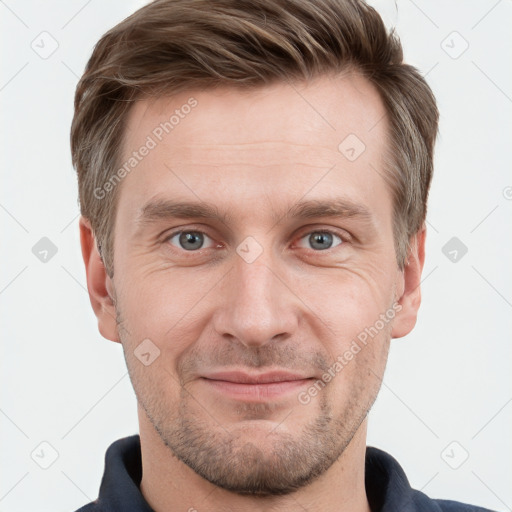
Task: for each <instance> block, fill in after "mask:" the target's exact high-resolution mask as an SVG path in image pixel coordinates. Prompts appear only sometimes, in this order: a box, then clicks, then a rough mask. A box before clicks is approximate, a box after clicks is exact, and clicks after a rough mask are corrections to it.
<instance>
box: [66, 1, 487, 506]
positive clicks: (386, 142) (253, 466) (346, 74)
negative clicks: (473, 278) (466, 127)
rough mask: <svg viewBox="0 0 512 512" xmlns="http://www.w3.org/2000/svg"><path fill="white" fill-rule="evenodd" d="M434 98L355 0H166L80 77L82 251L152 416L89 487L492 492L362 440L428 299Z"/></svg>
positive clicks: (361, 497) (101, 313)
mask: <svg viewBox="0 0 512 512" xmlns="http://www.w3.org/2000/svg"><path fill="white" fill-rule="evenodd" d="M437 125H438V111H437V107H436V102H435V99H434V97H433V95H432V92H431V90H430V88H429V87H428V85H427V84H426V82H425V81H424V80H423V78H422V77H421V75H420V74H419V73H418V72H417V71H416V70H415V69H414V68H413V67H411V66H408V65H406V64H404V63H403V61H402V50H401V46H400V43H399V41H398V40H397V39H396V38H395V37H394V36H393V35H392V34H388V33H387V32H386V29H385V27H384V25H383V23H382V20H381V19H380V17H379V15H378V14H377V13H376V12H375V11H374V10H373V9H372V8H370V7H369V6H367V5H366V4H364V3H363V2H361V1H356V0H350V1H349V0H314V1H311V0H308V1H306V0H257V1H250V2H249V1H247V2H246V1H240V0H215V1H212V0H209V1H207V0H172V1H171V0H157V1H155V2H153V3H150V4H149V5H147V6H145V7H144V8H142V9H140V10H139V11H137V12H136V13H135V14H133V15H132V16H130V17H129V18H127V19H126V20H124V21H123V22H122V23H120V24H119V25H117V26H116V27H114V28H113V29H112V30H110V31H109V32H107V33H106V34H105V35H104V36H103V37H102V39H101V40H100V41H99V43H98V44H97V46H96V48H95V50H94V52H93V55H92V57H91V59H90V60H89V63H88V65H87V68H86V71H85V73H84V76H83V77H82V79H81V80H80V82H79V84H78V87H77V92H76V98H75V116H74V119H73V125H72V134H71V145H72V154H73V163H74V165H75V167H76V169H77V172H78V179H79V193H80V204H81V213H82V217H81V220H80V230H81V244H82V253H83V258H84V262H85V267H86V273H87V285H88V289H89V295H90V300H91V304H92V307H93V309H94V311H95V313H96V316H97V318H98V327H99V330H100V332H101V334H102V335H103V336H104V337H105V338H107V339H109V340H112V341H115V342H118V343H121V344H122V347H123V351H124V355H125V359H126V363H127V367H128V370H129V374H130V378H131V381H132V383H133V387H134V390H135V393H136V396H137V400H138V417H139V424H140V437H139V436H132V437H129V438H125V439H122V440H119V441H117V442H115V443H114V444H113V445H112V446H111V447H110V448H109V450H108V452H107V455H106V467H105V474H104V477H103V481H102V484H101V488H100V496H99V498H98V500H96V501H95V502H93V503H91V504H89V505H86V506H85V507H83V508H82V509H80V510H82V511H84V512H89V511H113V510H136V511H149V510H154V511H156V512H161V511H167V510H189V511H194V510H197V511H200V512H201V511H222V510H255V511H256V510H280V511H298V510H308V511H310V512H314V511H318V510H322V511H334V510H336V511H342V512H348V511H351V512H369V511H371V512H376V511H420V510H421V511H427V510H428V511H469V510H473V511H478V510H484V509H482V508H479V507H474V506H470V505H466V504H462V503H458V502H455V501H447V500H434V499H430V498H429V497H427V496H426V495H425V494H423V493H421V492H419V491H415V490H413V489H411V487H410V485H409V483H408V481H407V478H406V476H405V474H404V472H403V470H402V469H401V468H400V466H399V464H398V462H397V461H396V460H395V459H393V458H392V457H391V456H390V455H388V454H386V453H385V452H383V451H381V450H378V449H377V448H373V447H367V446H366V431H367V421H368V420H367V416H368V413H369V411H370V409H371V407H372V405H373V403H374V401H375V399H376V397H377V394H378V391H379V388H380V385H381V381H382V377H383V374H384V370H385V365H386V360H387V355H388V349H389V343H390V339H391V338H399V337H402V336H405V335H406V334H408V333H409V332H410V331H411V330H412V328H413V327H414V324H415V321H416V314H417V311H418V308H419V305H420V279H421V272H422V269H423V263H424V256H425V255H424V248H425V215H426V203H427V197H428V190H429V186H430V181H431V175H432V161H433V150H434V143H435V139H436V134H437Z"/></svg>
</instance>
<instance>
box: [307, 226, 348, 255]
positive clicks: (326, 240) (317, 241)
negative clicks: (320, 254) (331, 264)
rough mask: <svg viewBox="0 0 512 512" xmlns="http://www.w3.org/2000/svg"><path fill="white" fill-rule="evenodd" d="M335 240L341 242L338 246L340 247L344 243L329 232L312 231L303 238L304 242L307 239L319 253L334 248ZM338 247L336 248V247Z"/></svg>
mask: <svg viewBox="0 0 512 512" xmlns="http://www.w3.org/2000/svg"><path fill="white" fill-rule="evenodd" d="M335 238H337V239H338V240H339V243H338V244H336V245H340V244H341V243H342V242H343V240H342V239H341V238H340V237H339V236H338V235H336V234H334V233H331V232H329V231H312V232H311V233H309V234H307V235H306V236H304V237H302V240H304V239H307V243H308V244H309V245H310V247H312V248H313V249H316V250H319V251H324V250H326V249H331V248H332V247H333V241H334V239H335ZM336 245H335V246H334V247H336Z"/></svg>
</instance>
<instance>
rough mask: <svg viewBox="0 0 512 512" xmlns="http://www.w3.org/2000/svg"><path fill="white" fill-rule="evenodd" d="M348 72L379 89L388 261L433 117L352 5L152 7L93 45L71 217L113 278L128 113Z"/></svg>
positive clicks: (78, 109)
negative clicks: (384, 118)
mask: <svg viewBox="0 0 512 512" xmlns="http://www.w3.org/2000/svg"><path fill="white" fill-rule="evenodd" d="M347 69H355V70H357V71H359V72H360V73H362V74H363V76H365V77H366V78H367V79H368V80H369V81H370V82H371V83H372V84H373V85H374V86H375V87H376V88H377V90H378V91H379V93H380V96H381V98H382V100H383V103H384V105H385V108H386V111H387V114H388V117H389V124H388V126H389V129H390V134H389V135H390V137H389V139H390V141H389V148H388V167H390V169H388V170H387V173H386V175H387V179H388V181H389V183H390V185H391V190H392V194H393V201H394V213H393V215H394V219H393V221H394V237H395V248H396V255H397V262H398V265H399V267H400V268H401V269H402V268H403V267H404V265H405V263H406V260H407V255H408V250H409V241H410V238H411V236H412V235H414V234H415V233H417V232H418V231H419V230H420V229H421V228H422V227H423V225H424V222H425V216H426V205H427V198H428V191H429V187H430V182H431V177H432V170H433V151H434V144H435V139H436V135H437V129H438V120H439V113H438V110H437V106H436V100H435V98H434V95H433V93H432V91H431V89H430V88H429V86H428V84H427V83H426V81H425V79H424V78H423V77H422V76H421V74H420V73H419V72H418V71H417V70H416V68H414V67H412V66H410V65H408V64H405V63H404V62H403V53H402V47H401V44H400V41H399V39H398V37H397V36H396V35H395V34H394V31H393V30H391V31H390V32H389V33H388V31H387V29H386V27H385V25H384V23H383V21H382V19H381V17H380V15H379V14H378V13H377V12H376V11H375V9H373V8H372V7H370V6H368V5H367V4H366V3H364V2H363V1H361V0H155V1H153V2H151V3H149V4H148V5H146V6H144V7H142V8H141V9H139V10H138V11H136V12H135V13H134V14H132V15H131V16H129V17H128V18H126V19H125V20H123V21H122V22H121V23H119V24H118V25H116V26H115V27H114V28H112V29H111V30H109V31H108V32H107V33H105V34H104V35H103V37H102V38H101V39H100V40H99V41H98V43H97V44H96V46H95V48H94V51H93V53H92V56H91V57H90V59H89V61H88V63H87V66H86V69H85V72H84V74H83V76H82V78H81V79H80V81H79V83H78V85H77V89H76V94H75V113H74V117H73V122H72V126H71V152H72V160H73V165H74V167H75V168H76V171H77V174H78V187H79V201H80V208H81V213H82V215H83V216H84V217H86V218H88V219H89V220H90V222H91V226H92V229H93V232H94V234H95V236H96V240H97V242H98V247H99V249H100V252H101V254H102V258H103V262H104V265H105V268H106V270H107V272H108V273H109V275H110V276H111V277H112V276H113V271H114V269H113V227H114V220H115V213H116V198H117V197H118V194H119V188H120V187H116V188H115V190H113V191H112V193H109V194H108V195H106V196H105V197H104V198H98V197H97V194H95V190H97V189H98V187H100V188H101V187H102V185H103V184H104V183H106V182H107V181H108V180H109V179H111V177H112V176H113V175H114V174H115V172H116V170H117V168H118V166H119V160H120V151H121V149H120V148H121V147H122V140H123V129H124V123H125V119H126V115H127V112H128V110H129V108H130V107H131V105H132V104H133V102H134V101H136V100H138V99H141V98H142V97H158V96H163V95H166V96H169V95H172V94H176V93H178V92H182V91H184V90H187V89H192V88H195V89H197V88H201V89H208V88H214V87H217V86H233V87H244V88H251V87H258V86H264V85H268V84H271V83H275V82H279V81H281V82H282V81H292V80H297V81H303V80H310V79H312V78H315V77H318V76H321V75H324V74H332V73H337V72H339V71H342V70H347Z"/></svg>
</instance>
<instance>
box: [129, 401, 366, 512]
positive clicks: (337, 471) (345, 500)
mask: <svg viewBox="0 0 512 512" xmlns="http://www.w3.org/2000/svg"><path fill="white" fill-rule="evenodd" d="M367 421H368V420H367V419H365V420H364V421H363V423H362V424H361V426H360V427H359V429H358V431H357V432H356V434H355V435H354V437H353V438H352V441H351V442H350V444H349V445H348V446H347V448H346V449H345V451H344V452H343V454H342V455H341V456H340V457H339V459H338V460H337V461H336V462H335V463H334V464H333V465H332V466H331V467H330V468H329V469H328V470H327V471H326V472H325V473H324V474H323V475H321V476H320V477H318V478H317V479H316V480H315V481H314V482H312V483H310V484H309V485H307V486H305V487H303V488H301V489H299V490H297V491H295V492H294V493H292V494H288V495H285V496H271V497H261V496H241V495H238V494H235V493H232V492H230V491H227V490H225V489H222V488H220V487H217V486H215V485H213V484H211V483H210V482H208V481H207V480H205V479H203V478H202V477H201V476H199V475H198V474H197V473H195V472H194V471H193V470H192V469H190V468H189V467H188V466H187V465H186V464H184V463H183V462H181V461H180V460H179V459H178V458H176V457H175V456H174V454H173V453H172V452H171V450H170V449H169V448H168V447H167V446H166V445H165V444H164V443H163V441H162V439H161V438H160V436H159V435H158V433H157V432H156V431H155V429H154V427H153V425H152V424H151V422H150V421H149V420H148V418H147V416H146V414H145V412H144V411H143V410H142V408H141V407H140V406H139V426H140V442H141V451H142V468H143V473H142V480H141V484H140V489H141V492H142V494H143V496H144V498H145V499H146V501H147V502H148V503H149V505H150V506H151V508H152V509H153V510H154V511H155V512H166V511H168V510H171V509H172V510H184V511H185V510H186V511H188V512H213V511H215V512H223V511H228V510H229V511H239V510H240V511H241V510H243V511H254V512H259V511H264V510H279V511H280V512H292V511H293V512H298V511H301V512H302V511H303V510H305V509H307V510H308V512H319V511H322V512H331V511H332V512H334V511H336V512H349V511H350V512H371V510H370V506H369V504H368V500H367V497H366V490H365V482H364V475H365V472H364V470H365V454H366V428H367Z"/></svg>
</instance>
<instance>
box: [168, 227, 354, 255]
mask: <svg viewBox="0 0 512 512" xmlns="http://www.w3.org/2000/svg"><path fill="white" fill-rule="evenodd" d="M182 233H198V234H201V235H205V236H206V237H208V238H210V239H211V240H213V238H212V237H211V236H209V235H208V233H206V232H204V231H201V230H200V229H180V230H179V231H174V232H173V233H171V234H170V235H167V236H166V237H165V238H164V239H163V240H162V243H168V242H170V240H172V239H173V238H174V237H175V236H176V235H180V234H182ZM313 233H321V234H326V233H327V234H329V235H332V236H334V237H338V238H339V239H340V240H341V242H340V243H339V244H338V245H336V246H334V247H330V248H328V249H324V250H315V249H308V250H309V251H312V252H314V253H320V254H323V253H328V252H330V251H332V250H334V249H336V247H339V246H341V245H344V244H346V243H347V242H349V241H350V237H349V235H348V234H343V235H342V234H340V233H339V232H337V231H333V230H330V229H313V230H310V231H308V232H306V233H305V234H303V235H301V236H300V237H299V240H303V239H304V238H305V237H307V236H308V235H311V234H313ZM171 247H172V248H173V249H174V250H176V251H179V252H186V253H189V254H194V253H196V254H201V253H202V250H203V249H204V248H203V247H202V248H201V249H198V250H195V251H187V250H185V249H183V248H179V247H175V246H171ZM206 249H210V247H207V248H206Z"/></svg>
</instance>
